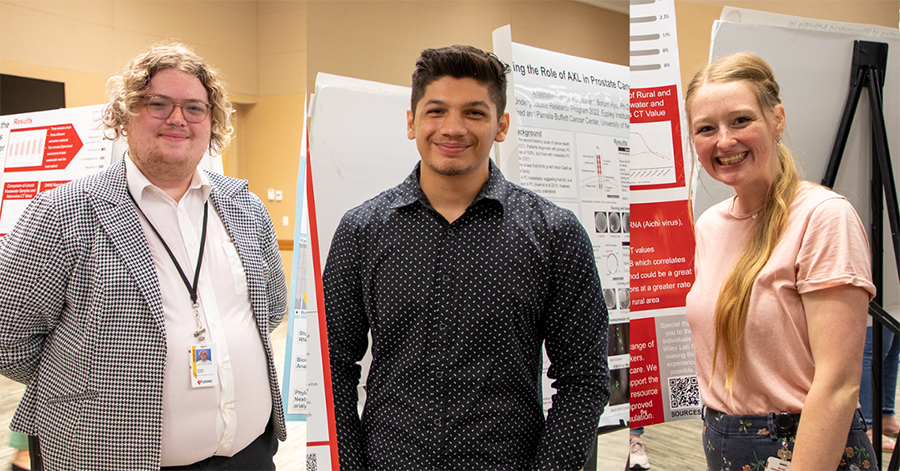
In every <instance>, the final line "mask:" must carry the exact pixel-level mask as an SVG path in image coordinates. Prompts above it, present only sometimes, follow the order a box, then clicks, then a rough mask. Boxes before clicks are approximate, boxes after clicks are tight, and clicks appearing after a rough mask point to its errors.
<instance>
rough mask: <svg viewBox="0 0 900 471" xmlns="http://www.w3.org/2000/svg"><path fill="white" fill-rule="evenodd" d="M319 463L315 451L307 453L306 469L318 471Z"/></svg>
mask: <svg viewBox="0 0 900 471" xmlns="http://www.w3.org/2000/svg"><path fill="white" fill-rule="evenodd" d="M318 469H319V463H318V461H317V460H316V454H315V453H307V454H306V471H318Z"/></svg>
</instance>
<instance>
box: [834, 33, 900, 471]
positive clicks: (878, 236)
mask: <svg viewBox="0 0 900 471" xmlns="http://www.w3.org/2000/svg"><path fill="white" fill-rule="evenodd" d="M887 52H888V45H887V44H885V43H876V42H870V41H854V43H853V62H852V67H851V72H850V94H849V96H848V97H847V103H846V104H845V105H844V115H843V116H842V117H841V124H840V127H839V128H838V135H837V138H836V139H835V142H834V148H833V149H832V151H831V158H830V160H829V161H828V167H827V169H826V170H825V177H824V178H822V185H825V186H827V187H832V186H833V185H834V180H835V176H836V175H837V170H838V167H839V166H840V164H841V156H842V155H843V153H844V148H845V147H846V145H847V136H848V135H849V134H850V126H851V124H852V123H853V115H854V114H855V113H856V106H857V104H858V103H859V98H860V95H861V93H862V89H863V88H865V89H866V90H868V92H869V104H870V107H871V113H872V160H871V162H872V179H871V180H872V188H871V195H870V197H871V202H872V207H871V227H870V232H869V234H870V236H871V250H872V279H873V282H874V284H875V288H876V289H877V290H878V294H877V295H876V296H875V299H873V300H872V302H871V303H870V304H869V314H871V315H872V318H873V319H874V322H873V323H872V381H873V386H872V409H873V411H872V428H873V429H874V430H875V432H873V433H872V439H873V440H872V441H873V445H874V447H875V454H876V459H877V460H878V461H881V460H880V458H881V401H882V398H881V376H882V365H881V352H882V345H881V334H882V328H883V326H885V327H887V328H889V329H891V330H892V331H893V332H894V333H895V334H897V335H900V323H898V322H897V320H896V319H894V318H893V317H892V316H890V315H889V314H888V313H887V312H885V311H884V309H882V307H881V305H882V302H883V301H882V295H881V293H882V286H883V284H884V276H883V272H882V270H883V266H884V263H883V258H884V241H883V240H882V233H883V230H884V229H883V227H882V221H883V218H884V214H883V212H884V210H885V208H884V203H885V201H886V202H887V206H888V207H887V215H888V221H889V222H890V227H891V238H892V240H893V244H894V255H895V257H896V259H897V260H896V264H897V265H896V266H897V269H898V274H900V216H898V214H900V212H898V207H897V189H896V187H895V186H894V173H893V170H892V169H891V157H890V152H889V149H888V141H887V130H886V128H885V124H884V112H883V111H884V110H883V105H882V104H883V98H882V89H883V88H884V75H885V71H886V69H887ZM864 373H865V372H864ZM876 392H877V394H876ZM876 432H877V433H876ZM898 466H900V455H898V453H897V449H896V448H895V449H894V452H893V454H892V455H891V462H890V464H889V465H888V468H887V469H888V470H889V471H898Z"/></svg>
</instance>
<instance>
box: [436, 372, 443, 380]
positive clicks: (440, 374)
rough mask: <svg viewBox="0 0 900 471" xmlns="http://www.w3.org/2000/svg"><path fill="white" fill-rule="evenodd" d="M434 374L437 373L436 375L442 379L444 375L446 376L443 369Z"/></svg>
mask: <svg viewBox="0 0 900 471" xmlns="http://www.w3.org/2000/svg"><path fill="white" fill-rule="evenodd" d="M434 375H435V376H437V377H438V379H441V378H443V377H444V372H443V371H438V372H437V373H435V374H434Z"/></svg>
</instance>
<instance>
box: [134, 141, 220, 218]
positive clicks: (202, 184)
mask: <svg viewBox="0 0 900 471" xmlns="http://www.w3.org/2000/svg"><path fill="white" fill-rule="evenodd" d="M125 182H126V183H127V184H128V191H129V192H131V196H133V197H134V201H136V202H137V204H138V205H139V206H140V204H141V198H142V197H143V196H144V190H147V189H151V190H150V191H154V192H156V194H158V195H165V194H166V192H165V191H163V190H162V189H161V188H159V187H157V186H156V185H154V184H153V183H150V180H148V179H147V177H146V176H144V173H143V172H141V169H139V168H138V166H137V165H135V163H134V161H132V160H131V156H130V155H128V152H125ZM191 190H199V191H200V195H201V198H202V201H206V199H207V198H208V197H209V192H210V191H211V190H212V187H211V186H210V184H209V179H208V178H206V175H204V174H203V172H201V171H200V169H199V168H196V169H194V175H193V176H191V186H190V187H189V188H188V191H191ZM166 197H168V195H166Z"/></svg>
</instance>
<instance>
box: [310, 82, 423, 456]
mask: <svg viewBox="0 0 900 471" xmlns="http://www.w3.org/2000/svg"><path fill="white" fill-rule="evenodd" d="M409 97H410V90H409V88H407V87H398V86H395V85H387V84H381V83H377V82H369V81H365V80H357V79H351V78H346V77H339V76H335V75H329V74H323V73H319V74H318V76H317V77H316V93H315V95H314V97H313V99H312V100H311V101H310V106H309V108H310V114H309V154H308V159H307V162H306V167H305V169H306V170H305V171H306V180H305V181H306V193H305V194H306V204H307V205H308V216H309V226H308V227H309V239H308V241H309V254H310V255H309V259H308V260H307V264H308V268H307V274H308V275H307V279H306V285H307V289H306V293H307V298H306V306H307V309H308V310H307V316H306V320H307V333H308V337H307V342H306V349H307V363H306V364H307V369H306V374H307V385H308V392H307V394H308V399H307V405H306V424H307V443H306V445H307V448H306V457H307V458H306V461H307V469H336V468H337V467H338V455H337V438H336V435H335V429H334V409H333V403H332V399H331V375H330V366H329V364H328V343H327V335H326V334H327V329H326V323H325V307H324V300H323V299H322V270H323V269H324V268H325V263H326V261H327V259H328V250H329V248H330V246H331V239H332V237H333V235H334V232H335V230H336V229H337V226H338V223H339V222H340V219H341V217H342V216H343V215H344V213H345V212H347V210H349V209H351V208H353V207H355V206H357V205H359V204H361V203H362V202H364V201H365V200H367V199H369V198H371V197H373V196H375V195H377V194H379V193H380V192H382V191H384V190H386V189H388V188H390V187H392V186H395V185H397V184H399V183H400V182H402V181H403V180H404V179H405V178H406V176H407V175H409V173H410V172H411V171H412V169H413V167H414V166H415V164H416V162H418V160H419V154H418V151H417V150H416V146H415V142H414V141H410V140H409V139H408V138H407V136H406V110H408V109H409ZM347 129H353V130H354V134H353V139H347ZM298 194H299V192H298ZM298 206H299V204H298ZM295 297H296V296H295ZM294 302H297V300H296V299H295V300H294ZM367 357H368V355H367ZM362 364H363V371H362V378H363V383H361V384H360V386H359V388H358V393H359V397H360V401H359V410H360V411H361V410H362V407H363V405H364V403H365V397H366V396H365V388H364V384H365V383H364V379H365V377H366V374H367V369H368V367H367V364H368V363H367V361H366V360H364V361H363V362H362Z"/></svg>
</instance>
